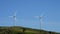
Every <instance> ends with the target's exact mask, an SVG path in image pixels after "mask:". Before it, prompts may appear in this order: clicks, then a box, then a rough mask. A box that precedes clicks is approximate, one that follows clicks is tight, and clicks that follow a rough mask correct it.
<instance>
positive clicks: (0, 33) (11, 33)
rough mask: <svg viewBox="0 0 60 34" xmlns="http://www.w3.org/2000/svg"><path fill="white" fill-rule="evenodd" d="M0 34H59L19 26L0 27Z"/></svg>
mask: <svg viewBox="0 0 60 34" xmlns="http://www.w3.org/2000/svg"><path fill="white" fill-rule="evenodd" d="M0 34H60V33H57V32H51V31H45V30H39V29H32V28H26V27H20V26H11V27H0Z"/></svg>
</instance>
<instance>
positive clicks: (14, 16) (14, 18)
mask: <svg viewBox="0 0 60 34" xmlns="http://www.w3.org/2000/svg"><path fill="white" fill-rule="evenodd" d="M9 17H11V18H13V20H14V21H13V22H14V23H13V24H14V26H16V12H15V13H14V15H13V16H9Z"/></svg>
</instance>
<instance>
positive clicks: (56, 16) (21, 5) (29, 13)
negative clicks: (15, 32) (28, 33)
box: [0, 0, 60, 32]
mask: <svg viewBox="0 0 60 34" xmlns="http://www.w3.org/2000/svg"><path fill="white" fill-rule="evenodd" d="M15 11H17V22H16V25H17V26H23V27H30V28H36V29H39V28H40V23H39V19H38V18H35V17H34V16H40V15H41V14H42V13H44V16H43V22H42V29H44V30H49V31H56V32H60V0H0V26H13V24H14V23H13V18H10V17H9V16H12V15H14V12H15Z"/></svg>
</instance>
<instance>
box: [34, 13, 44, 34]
mask: <svg viewBox="0 0 60 34" xmlns="http://www.w3.org/2000/svg"><path fill="white" fill-rule="evenodd" d="M35 17H36V18H38V19H39V23H40V30H41V29H42V19H43V14H41V15H40V16H35ZM40 33H41V32H40Z"/></svg>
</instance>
